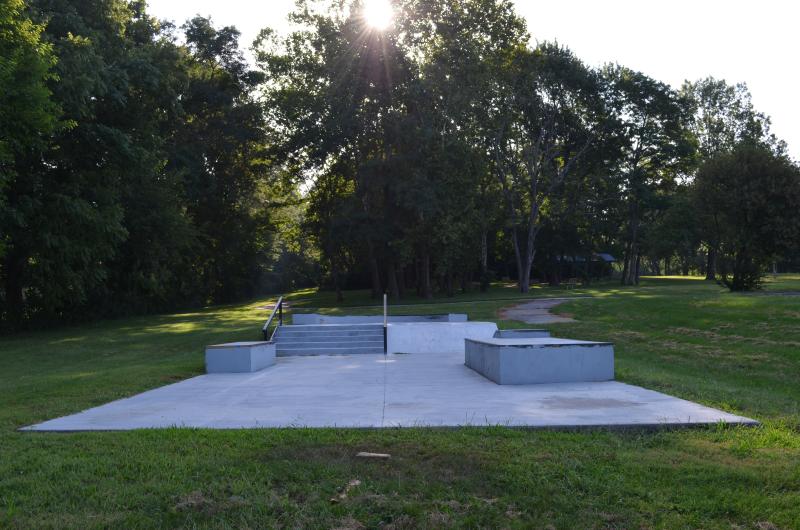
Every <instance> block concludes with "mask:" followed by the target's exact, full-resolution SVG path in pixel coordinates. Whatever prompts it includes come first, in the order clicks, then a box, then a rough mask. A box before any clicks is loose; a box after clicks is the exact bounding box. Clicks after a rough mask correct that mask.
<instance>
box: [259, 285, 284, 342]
mask: <svg viewBox="0 0 800 530" xmlns="http://www.w3.org/2000/svg"><path fill="white" fill-rule="evenodd" d="M276 313H277V315H278V325H277V326H275V329H274V330H272V334H270V332H269V325H270V324H272V320H273V319H274V318H275V314H276ZM282 325H283V296H281V297H280V298H278V302H277V303H276V304H275V307H274V308H272V313H270V315H269V318H268V319H267V321H266V322H264V327H263V328H261V332H262V333H263V334H264V340H266V341H270V340H272V337H274V336H275V332H276V331H278V328H279V327H281V326H282Z"/></svg>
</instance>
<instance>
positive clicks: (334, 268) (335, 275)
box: [331, 260, 344, 302]
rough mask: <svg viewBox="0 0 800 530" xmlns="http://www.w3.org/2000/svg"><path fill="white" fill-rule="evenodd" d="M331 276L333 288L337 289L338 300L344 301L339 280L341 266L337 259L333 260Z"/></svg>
mask: <svg viewBox="0 0 800 530" xmlns="http://www.w3.org/2000/svg"><path fill="white" fill-rule="evenodd" d="M331 276H333V288H334V290H335V291H336V301H337V302H344V295H343V294H342V285H341V282H340V280H339V267H338V266H337V265H336V260H331Z"/></svg>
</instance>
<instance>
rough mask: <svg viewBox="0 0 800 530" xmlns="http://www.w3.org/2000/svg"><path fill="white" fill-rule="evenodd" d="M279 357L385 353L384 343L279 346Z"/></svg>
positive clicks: (277, 350) (277, 352)
mask: <svg viewBox="0 0 800 530" xmlns="http://www.w3.org/2000/svg"><path fill="white" fill-rule="evenodd" d="M275 353H276V354H277V355H278V357H291V356H295V355H360V354H383V344H382V343H381V346H380V347H375V346H370V347H341V348H331V347H315V348H297V349H295V348H289V349H284V348H278V349H276V352H275Z"/></svg>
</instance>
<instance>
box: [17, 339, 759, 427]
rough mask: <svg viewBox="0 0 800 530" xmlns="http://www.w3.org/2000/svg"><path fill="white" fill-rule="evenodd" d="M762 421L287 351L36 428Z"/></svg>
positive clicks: (435, 367) (408, 363) (402, 358)
mask: <svg viewBox="0 0 800 530" xmlns="http://www.w3.org/2000/svg"><path fill="white" fill-rule="evenodd" d="M719 421H724V422H729V423H753V421H752V420H749V419H747V418H742V417H740V416H734V415H732V414H727V413H725V412H721V411H718V410H715V409H711V408H708V407H704V406H702V405H698V404H696V403H692V402H689V401H685V400H682V399H677V398H674V397H670V396H667V395H665V394H661V393H659V392H653V391H651V390H645V389H644V388H640V387H636V386H631V385H627V384H623V383H619V382H614V381H609V382H604V383H559V384H546V385H525V386H500V385H496V384H495V383H493V382H491V381H489V380H488V379H486V378H484V377H482V376H481V375H479V374H477V373H476V372H474V371H472V370H470V369H469V368H467V367H466V366H464V354H461V353H452V354H409V355H388V356H383V355H341V356H315V357H284V358H280V359H278V361H277V364H276V365H275V366H272V367H270V368H267V369H265V370H262V371H261V372H257V373H253V374H209V375H202V376H198V377H194V378H192V379H188V380H186V381H182V382H179V383H175V384H172V385H169V386H165V387H162V388H158V389H155V390H151V391H149V392H144V393H142V394H139V395H137V396H133V397H131V398H127V399H121V400H119V401H114V402H112V403H108V404H106V405H103V406H100V407H96V408H93V409H89V410H87V411H84V412H81V413H78V414H74V415H72V416H66V417H63V418H58V419H54V420H51V421H47V422H44V423H41V424H39V425H35V426H32V427H28V428H26V430H35V431H82V430H128V429H139V428H153V427H155V428H158V427H171V426H181V427H208V428H219V429H223V428H255V427H393V426H405V427H410V426H462V425H476V426H478V425H508V426H530V427H573V426H576V427H579V426H662V425H686V424H709V423H717V422H719Z"/></svg>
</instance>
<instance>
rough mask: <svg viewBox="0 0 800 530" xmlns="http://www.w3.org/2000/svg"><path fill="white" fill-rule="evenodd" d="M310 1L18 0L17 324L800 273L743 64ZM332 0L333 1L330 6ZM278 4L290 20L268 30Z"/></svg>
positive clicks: (794, 203) (474, 11)
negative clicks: (735, 72)
mask: <svg viewBox="0 0 800 530" xmlns="http://www.w3.org/2000/svg"><path fill="white" fill-rule="evenodd" d="M325 7H326V8H325V9H321V8H320V7H319V3H318V2H301V3H299V4H298V8H297V9H296V11H295V12H294V13H293V14H292V15H291V22H292V23H293V28H294V29H293V30H292V31H291V32H290V33H288V34H279V33H277V32H275V31H273V30H271V29H265V30H264V31H262V32H261V34H260V35H259V37H258V39H257V40H256V42H255V43H254V47H253V54H254V64H253V65H251V64H249V63H248V61H247V60H246V59H245V56H244V53H243V51H242V49H241V47H240V45H239V42H238V40H239V39H238V37H239V34H238V32H237V31H236V30H235V28H231V27H224V28H217V27H215V26H214V25H213V24H212V23H211V21H210V20H209V19H207V18H202V17H195V18H193V19H191V20H188V21H187V22H186V23H185V24H183V25H181V26H180V27H176V26H174V25H173V24H171V23H167V22H160V21H157V20H156V19H154V18H153V17H152V16H150V15H149V14H148V13H147V10H146V4H145V2H144V1H143V0H136V1H125V0H28V1H23V0H0V28H1V29H2V31H0V53H1V54H2V68H0V171H1V172H0V208H2V211H1V213H0V302H2V309H1V310H0V314H1V315H2V322H3V326H4V327H5V328H6V329H16V328H20V327H24V326H26V325H31V324H35V323H40V322H53V321H69V320H71V319H76V318H85V317H87V316H101V315H115V314H126V313H139V312H151V311H163V310H167V309H173V308H176V307H194V306H200V305H204V304H210V303H225V302H231V301H235V300H241V299H244V298H247V297H250V296H254V295H256V294H261V293H263V292H268V291H276V290H280V289H287V288H292V287H295V286H300V285H320V286H323V287H326V288H332V289H335V290H336V292H337V294H338V296H339V297H340V298H341V297H342V296H343V294H342V292H343V290H344V289H347V288H354V287H362V286H365V287H370V288H371V289H372V292H373V294H374V295H376V296H377V295H379V294H380V293H382V292H384V291H387V292H389V293H390V294H391V295H392V296H394V297H398V298H399V297H402V296H404V295H405V294H407V293H409V292H416V293H417V294H419V295H420V296H424V297H431V296H433V294H434V292H436V291H441V292H444V293H447V294H453V293H454V292H455V290H457V289H469V288H471V286H472V285H478V286H480V288H482V289H485V288H487V286H488V285H489V283H490V282H491V281H492V280H494V279H499V278H511V279H514V280H516V281H517V282H518V285H519V288H520V290H521V291H523V292H527V290H528V289H529V286H530V285H531V283H532V282H534V281H546V282H550V283H559V282H560V281H562V280H564V279H565V278H566V277H571V276H576V277H581V278H583V279H584V281H591V280H592V279H593V278H595V277H596V276H598V275H599V274H600V272H601V270H602V268H603V267H607V264H604V263H603V262H601V261H600V262H599V261H598V256H601V255H602V256H609V255H610V256H614V257H615V258H617V260H618V261H619V273H620V276H621V282H622V283H624V284H626V285H635V284H637V283H638V281H639V277H640V275H641V274H643V273H645V272H649V273H656V274H658V273H661V272H665V273H669V272H681V273H684V274H688V273H690V272H695V273H703V274H706V276H707V277H708V278H709V279H714V280H717V281H720V282H722V283H724V284H726V285H727V286H729V287H730V288H731V289H736V290H742V289H752V288H755V287H757V286H758V284H759V282H760V281H761V278H762V277H763V274H764V272H765V271H766V270H767V268H768V267H774V266H776V265H775V264H779V266H780V267H792V266H795V264H796V262H797V258H798V256H800V253H799V252H798V246H799V245H798V241H800V220H798V218H797V215H796V212H797V211H798V206H800V170H798V166H797V164H796V163H795V162H793V161H792V160H791V159H790V158H789V156H788V154H787V149H786V146H785V144H784V143H783V142H781V141H780V140H778V139H777V138H775V136H774V135H773V134H772V133H771V132H770V128H769V125H770V124H769V119H768V118H767V117H766V116H764V115H763V114H761V113H759V112H758V111H757V110H756V109H754V108H753V105H752V103H751V101H750V95H749V93H748V92H747V88H746V86H744V85H730V84H728V83H726V82H724V81H720V80H716V79H713V78H707V79H703V80H699V81H696V82H687V83H686V84H685V85H684V86H683V87H681V88H680V89H679V90H675V89H673V88H671V87H669V86H668V85H666V84H664V83H661V82H659V81H657V80H655V79H652V78H650V77H648V76H647V75H645V74H643V73H640V72H637V71H634V70H631V69H629V68H626V67H624V66H621V65H616V64H609V65H606V66H604V67H602V68H591V67H589V66H587V65H586V64H584V63H583V62H582V61H581V60H580V59H579V58H578V57H576V56H575V55H574V54H573V53H572V52H571V51H570V50H569V49H568V48H566V47H564V46H561V45H559V44H557V43H540V44H535V45H534V44H532V42H533V41H532V39H531V37H530V35H529V34H528V32H527V29H526V27H525V23H524V21H523V20H522V19H521V18H520V17H519V16H518V15H517V14H516V13H515V11H514V8H513V4H512V3H511V2H510V1H506V0H464V1H462V2H450V1H446V0H397V1H395V2H394V9H395V17H394V20H393V24H392V26H391V27H390V28H388V29H386V30H383V31H379V30H376V29H373V28H370V27H369V25H368V24H367V23H366V21H365V20H364V19H363V17H362V16H361V10H360V5H359V2H358V1H355V2H344V3H342V2H332V3H330V4H329V5H326V6H325ZM328 8H329V9H328ZM269 25H270V24H269V21H265V26H269Z"/></svg>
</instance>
